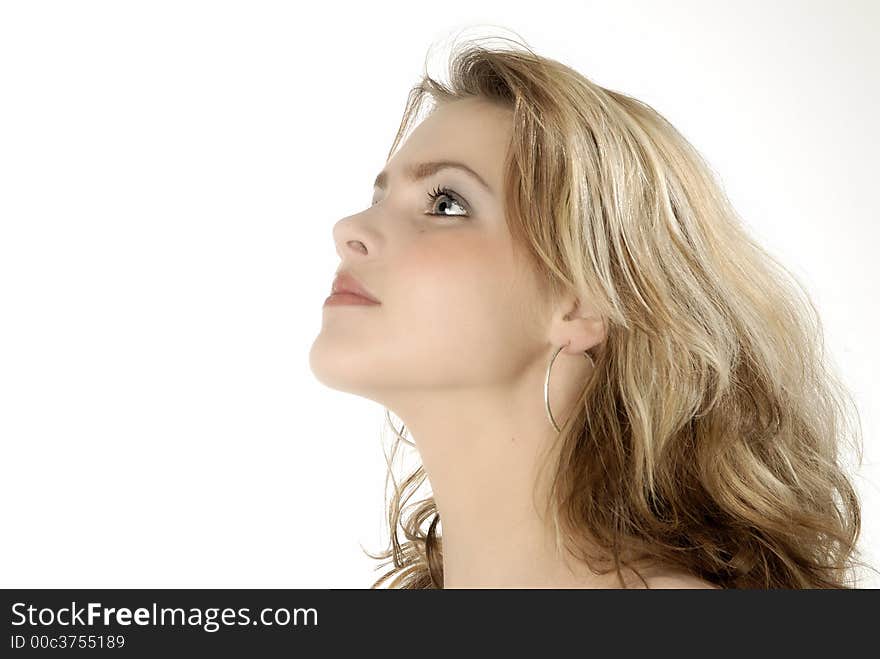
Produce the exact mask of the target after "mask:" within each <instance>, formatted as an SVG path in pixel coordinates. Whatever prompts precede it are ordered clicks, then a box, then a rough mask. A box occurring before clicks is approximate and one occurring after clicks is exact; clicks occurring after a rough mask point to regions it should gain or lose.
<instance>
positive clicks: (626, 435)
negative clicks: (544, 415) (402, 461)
mask: <svg viewBox="0 0 880 659" xmlns="http://www.w3.org/2000/svg"><path fill="white" fill-rule="evenodd" d="M512 46H513V47H503V46H495V47H493V46H490V45H486V44H484V43H481V41H480V39H471V40H468V41H465V42H464V43H463V44H460V45H459V46H458V47H456V48H454V49H453V51H452V55H451V59H450V63H449V80H448V82H447V83H444V82H442V81H439V80H437V79H434V78H433V77H431V76H430V75H429V74H428V72H427V67H426V69H425V73H424V74H423V76H422V79H421V80H420V82H419V83H418V84H417V85H416V86H414V87H413V88H412V89H411V91H410V92H409V96H408V100H407V103H406V108H405V111H404V115H403V118H402V119H401V122H400V127H399V129H398V131H397V135H396V137H395V138H394V142H393V144H392V146H391V149H390V151H389V154H388V158H389V159H390V157H391V155H392V154H393V153H394V151H395V150H396V148H397V146H398V145H399V144H400V141H401V139H402V138H403V136H404V135H405V134H406V133H407V132H408V131H409V129H410V128H411V127H412V126H413V125H414V122H415V121H416V118H417V117H418V115H419V113H420V111H421V109H422V108H423V105H424V101H425V100H426V99H428V98H430V99H432V100H433V101H434V104H435V105H434V107H437V106H438V105H439V104H442V103H446V102H451V101H455V100H458V99H465V98H471V97H480V98H482V99H485V100H488V101H491V102H494V103H498V104H501V105H502V106H504V107H507V108H509V109H510V110H512V116H513V130H512V139H511V142H510V144H509V147H508V152H507V157H506V160H505V163H504V165H505V169H504V176H505V179H504V187H505V209H506V219H507V223H508V226H509V228H510V231H511V234H512V236H513V237H514V239H515V243H516V244H517V245H518V246H521V247H522V248H523V249H524V250H525V253H527V254H528V256H529V257H530V262H531V263H532V264H533V265H534V267H535V268H536V269H537V270H536V271H537V272H538V273H539V274H540V275H541V278H540V279H541V281H542V282H546V292H547V296H548V298H547V299H548V300H550V299H554V296H556V295H560V294H562V293H563V292H566V291H574V292H576V294H577V295H578V297H581V299H589V300H590V305H591V307H593V308H595V309H596V310H597V312H598V313H601V314H602V316H603V318H605V319H607V330H608V331H607V335H606V336H607V338H606V340H605V341H604V342H603V344H602V345H600V346H597V347H596V349H594V350H595V354H594V355H593V357H594V361H595V369H594V370H593V371H592V372H591V374H590V376H589V378H588V379H587V381H585V382H584V383H583V386H582V388H581V390H580V394H579V398H578V399H577V403H576V405H575V408H574V411H573V412H572V413H571V414H570V415H569V417H568V419H567V420H566V422H565V424H564V426H563V427H562V428H561V432H560V433H559V435H558V437H557V438H556V444H555V445H554V447H555V448H556V449H557V451H556V452H555V453H554V456H555V459H554V460H553V461H552V463H550V464H545V465H544V466H545V467H549V468H551V469H552V472H551V473H552V478H551V482H552V485H551V487H550V497H549V499H548V500H547V508H546V509H545V510H544V513H545V514H548V515H550V516H551V517H552V520H553V522H554V525H555V528H556V530H557V535H556V541H557V547H559V546H560V545H561V544H564V546H565V547H566V548H567V549H568V550H569V551H570V552H571V553H572V554H573V555H574V556H576V557H577V558H578V559H579V560H582V561H584V562H585V563H586V564H587V565H588V566H589V567H590V568H591V569H592V570H593V572H594V573H597V574H598V573H601V574H606V573H608V572H609V571H611V570H616V573H617V576H618V578H619V580H620V583H621V586H622V587H624V588H625V587H627V586H626V584H625V582H624V578H623V575H622V572H621V567H622V566H629V565H633V564H635V563H636V562H638V561H641V560H642V559H646V560H650V561H658V562H659V563H660V564H665V565H670V566H675V567H677V568H679V569H682V570H685V571H687V572H689V573H691V574H693V575H696V576H698V577H700V578H702V579H704V580H706V581H709V582H711V583H712V584H714V585H716V586H717V587H721V588H765V589H766V588H849V587H855V583H856V576H855V570H854V566H855V564H856V562H855V561H854V557H855V556H856V555H858V551H857V549H856V541H857V538H858V536H859V532H860V525H861V517H860V504H859V500H858V496H857V493H856V490H855V489H854V487H853V485H852V483H851V481H850V480H849V478H848V476H847V474H846V472H845V469H844V467H843V464H842V457H843V456H842V455H841V454H840V449H841V447H842V446H843V445H844V443H847V442H849V443H850V444H851V446H853V447H854V448H855V449H856V450H857V453H858V464H859V465H861V462H862V450H863V449H862V445H861V444H862V438H861V428H860V422H859V420H858V412H857V410H856V409H855V405H854V404H853V401H852V399H851V397H850V394H849V392H848V391H847V389H846V388H845V387H844V386H843V385H842V383H841V380H840V378H839V377H838V376H837V375H836V374H835V368H834V367H833V366H832V365H831V363H830V359H829V358H827V357H826V354H825V348H824V339H823V329H822V325H821V322H820V319H819V317H818V314H817V311H816V308H815V306H814V305H813V303H812V301H811V300H810V297H809V295H808V294H807V292H806V291H805V289H804V287H803V285H802V284H801V283H800V282H799V281H798V280H797V279H796V278H795V277H794V275H792V274H791V273H790V272H789V271H788V270H786V269H785V267H784V266H783V265H781V264H780V263H779V262H778V261H777V260H776V259H775V258H774V257H773V256H771V255H770V254H769V253H768V252H766V251H765V250H764V249H762V247H760V246H759V245H758V244H757V242H756V241H755V240H754V239H753V238H752V237H750V236H749V235H748V233H747V231H746V230H745V229H744V227H743V226H742V222H741V220H740V218H739V216H738V215H737V213H736V211H735V210H734V209H733V207H732V206H731V203H730V201H729V200H728V199H727V197H726V195H725V193H724V192H723V190H722V186H721V185H720V184H719V183H718V182H717V181H716V180H715V178H714V176H713V174H712V170H711V169H710V167H709V165H708V164H707V163H706V161H705V160H704V159H703V158H702V157H701V155H700V154H699V153H698V152H697V151H696V150H695V148H694V147H693V146H692V145H691V144H690V143H689V142H688V141H687V140H686V139H685V138H684V137H683V136H682V135H681V134H680V133H679V132H678V131H677V130H676V129H675V128H674V127H673V126H672V125H671V124H670V123H669V122H668V121H667V120H666V119H665V118H664V117H662V116H661V115H660V114H659V113H658V112H657V111H656V110H654V109H653V108H652V107H651V106H650V105H648V104H646V103H644V102H642V101H639V100H636V99H635V98H632V97H630V96H627V95H625V94H623V93H620V92H616V91H612V90H610V89H606V88H604V87H601V86H599V85H598V84H596V83H594V82H592V81H590V80H588V79H587V78H586V77H584V76H583V75H581V74H579V73H578V72H576V71H574V70H573V69H571V68H569V67H568V66H565V65H563V64H561V63H559V62H557V61H555V60H553V59H548V58H546V57H542V56H539V55H537V54H535V52H533V51H532V49H531V48H529V47H528V46H525V45H524V44H523V43H521V42H512ZM851 412H854V414H851ZM399 444H400V439H399V438H397V439H396V440H395V443H394V447H393V449H392V454H391V458H390V460H389V456H388V455H387V454H386V456H385V457H386V460H389V462H388V478H389V479H390V480H391V481H392V482H393V495H392V496H391V497H390V500H389V501H388V502H387V520H388V524H389V530H390V543H389V545H388V546H387V548H386V549H385V550H383V551H381V552H380V553H378V554H375V555H374V554H371V553H370V552H366V553H367V554H368V555H369V556H370V557H371V558H374V559H380V560H382V561H383V562H382V564H381V565H379V566H377V568H376V569H377V570H378V569H380V568H382V567H387V566H390V569H389V570H388V571H387V572H386V573H385V574H383V575H382V576H381V577H379V578H378V579H377V580H376V581H375V582H374V583H373V584H372V588H379V587H382V586H384V587H387V588H407V589H416V588H442V587H443V560H442V552H443V546H442V534H440V533H438V528H437V526H438V522H439V521H440V516H439V512H438V511H437V507H436V505H435V502H434V499H433V497H430V496H429V497H427V498H422V499H419V500H417V501H415V502H414V503H409V500H410V499H411V498H412V497H413V495H414V494H415V493H416V492H417V491H418V489H419V487H420V486H421V485H422V484H423V483H424V482H425V479H426V473H425V470H424V467H423V466H419V467H418V468H417V469H415V471H413V472H412V473H411V474H409V475H408V476H407V477H406V478H405V479H404V480H403V482H402V483H398V482H397V480H396V479H395V477H394V474H393V469H392V462H393V459H394V455H395V453H396V451H397V448H398V446H399ZM387 488H388V479H386V492H387ZM426 525H427V526H428V528H427V530H426V529H425V526H426ZM399 530H400V531H402V532H403V535H404V540H403V541H401V539H400V537H399V533H398V531H399ZM857 563H858V564H860V565H861V564H862V562H861V561H858V562H857ZM635 572H636V574H638V576H639V577H640V578H642V580H643V581H644V577H643V576H642V575H641V573H639V572H638V570H635ZM645 585H646V586H647V585H648V584H647V582H645Z"/></svg>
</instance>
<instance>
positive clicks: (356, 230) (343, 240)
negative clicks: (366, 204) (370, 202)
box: [333, 215, 374, 260]
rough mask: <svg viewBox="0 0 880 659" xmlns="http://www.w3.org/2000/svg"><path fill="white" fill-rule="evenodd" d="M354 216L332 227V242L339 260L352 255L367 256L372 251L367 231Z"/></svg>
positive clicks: (371, 243) (371, 242)
mask: <svg viewBox="0 0 880 659" xmlns="http://www.w3.org/2000/svg"><path fill="white" fill-rule="evenodd" d="M355 218H356V216H354V215H352V216H350V217H346V218H343V219H341V220H339V221H338V222H337V223H336V224H335V225H333V242H334V243H335V244H336V253H337V254H339V257H340V258H341V259H343V260H344V259H345V258H347V257H350V255H351V254H352V253H354V254H360V255H362V256H364V255H366V254H369V252H370V250H371V249H373V242H374V239H373V237H372V236H371V235H368V234H369V229H367V228H365V227H363V226H362V225H361V224H360V223H359V222H358V221H357V220H356V219H355Z"/></svg>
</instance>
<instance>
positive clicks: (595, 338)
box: [548, 297, 607, 355]
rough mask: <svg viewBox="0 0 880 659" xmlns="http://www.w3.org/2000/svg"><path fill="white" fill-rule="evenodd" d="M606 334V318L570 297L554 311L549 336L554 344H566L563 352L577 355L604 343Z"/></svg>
mask: <svg viewBox="0 0 880 659" xmlns="http://www.w3.org/2000/svg"><path fill="white" fill-rule="evenodd" d="M606 336H607V325H606V323H605V320H604V318H602V317H601V316H600V315H599V314H598V313H596V312H594V311H592V310H590V309H584V308H582V305H581V304H580V301H579V300H578V299H577V298H571V297H569V298H566V299H565V301H564V302H563V303H562V304H561V305H559V306H558V307H557V308H556V310H555V311H554V314H553V319H552V321H551V323H550V335H549V337H548V338H549V340H550V341H551V343H552V344H553V345H554V346H566V347H565V348H564V349H563V350H562V352H564V353H566V354H569V355H577V354H579V353H582V352H584V351H585V350H589V349H590V348H592V347H593V346H595V345H598V344H600V343H602V342H603V341H604V340H605V337H606Z"/></svg>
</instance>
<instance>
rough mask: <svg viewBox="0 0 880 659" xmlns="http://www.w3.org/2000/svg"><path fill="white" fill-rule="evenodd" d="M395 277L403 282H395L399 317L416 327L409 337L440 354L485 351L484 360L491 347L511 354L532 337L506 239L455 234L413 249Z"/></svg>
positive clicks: (468, 357) (407, 325)
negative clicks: (526, 333) (525, 328)
mask: <svg viewBox="0 0 880 659" xmlns="http://www.w3.org/2000/svg"><path fill="white" fill-rule="evenodd" d="M394 279H395V281H399V282H400V283H401V287H397V286H395V290H396V291H397V292H398V295H397V296H395V310H394V313H395V317H396V318H401V317H403V318H404V321H403V322H402V325H401V326H402V327H404V328H405V329H409V330H411V333H410V332H407V333H406V334H405V336H406V337H408V336H413V337H415V338H416V340H417V341H419V343H420V344H421V345H422V346H425V345H430V346H432V347H433V352H435V353H441V354H443V355H446V356H448V357H449V358H453V359H457V358H458V356H460V357H461V358H462V359H466V360H472V359H476V358H477V357H476V354H480V355H481V357H479V359H480V360H481V361H484V360H486V358H487V354H486V353H487V351H488V352H490V353H491V351H501V352H503V353H504V354H503V355H499V356H498V357H499V358H501V357H503V358H509V356H510V350H511V349H518V347H519V346H518V342H521V341H523V340H526V339H527V338H528V337H526V336H524V333H523V326H524V320H526V319H524V318H523V316H522V311H523V304H522V295H523V293H524V289H523V287H522V286H521V283H522V282H521V281H520V278H519V276H518V274H517V272H516V268H515V265H514V262H513V259H512V258H511V255H510V253H509V250H507V249H506V246H505V244H504V243H500V242H499V243H493V242H489V241H486V240H480V239H477V238H472V237H470V236H466V235H465V232H454V235H453V232H450V235H449V236H448V237H447V236H442V237H437V238H436V239H434V240H431V241H427V242H426V243H425V244H423V245H420V246H419V247H418V248H415V247H413V248H412V249H411V250H408V251H407V253H406V255H405V256H404V257H403V258H401V260H399V261H398V267H397V268H395V269H394ZM404 340H407V339H406V338H404ZM475 353H476V354H475ZM489 359H490V360H491V359H493V358H492V356H491V355H489Z"/></svg>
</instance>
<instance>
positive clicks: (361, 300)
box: [324, 291, 380, 307]
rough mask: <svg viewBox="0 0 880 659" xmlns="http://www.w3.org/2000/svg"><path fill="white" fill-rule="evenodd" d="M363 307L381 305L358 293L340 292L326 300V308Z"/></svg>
mask: <svg viewBox="0 0 880 659" xmlns="http://www.w3.org/2000/svg"><path fill="white" fill-rule="evenodd" d="M347 304H353V305H362V306H368V307H375V306H378V305H379V304H380V303H379V302H375V301H373V300H369V299H367V298H365V297H364V296H362V295H358V294H356V293H351V292H348V291H340V292H338V293H332V294H331V295H330V296H329V297H328V298H327V299H326V300H324V306H325V307H334V306H337V305H347Z"/></svg>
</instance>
